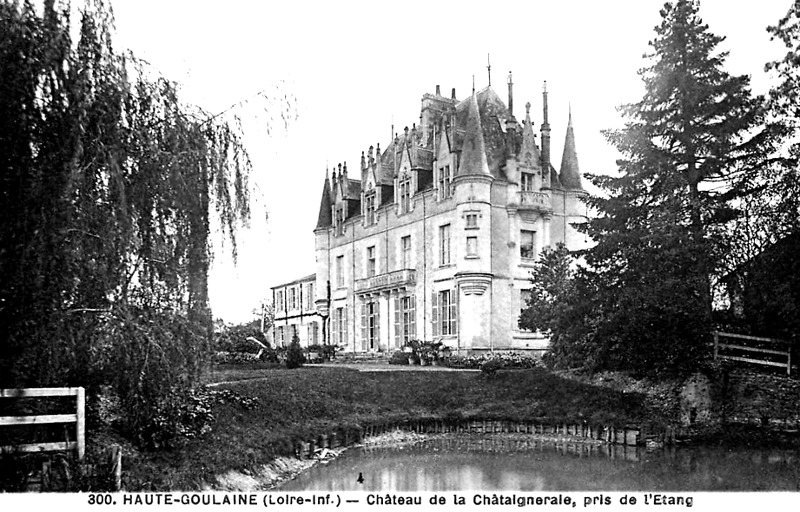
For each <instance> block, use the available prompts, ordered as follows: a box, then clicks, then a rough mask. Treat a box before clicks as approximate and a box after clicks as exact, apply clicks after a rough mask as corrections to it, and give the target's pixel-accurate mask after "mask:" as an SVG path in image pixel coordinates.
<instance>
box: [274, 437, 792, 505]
mask: <svg viewBox="0 0 800 512" xmlns="http://www.w3.org/2000/svg"><path fill="white" fill-rule="evenodd" d="M359 474H361V475H362V476H363V479H364V481H363V483H359V482H358V481H357V479H358V476H359ZM281 489H283V490H325V491H347V490H351V491H426V492H439V491H462V490H517V491H553V490H558V491H594V490H603V491H733V490H739V491H763V490H770V491H778V490H783V491H797V490H800V454H798V451H797V450H771V451H763V450H748V449H738V450H729V449H723V448H715V447H703V448H696V447H695V448H672V449H665V450H658V451H654V452H646V451H644V450H643V449H641V448H638V447H629V446H612V445H592V444H585V443H570V442H555V441H542V440H534V439H530V438H509V437H508V436H486V437H477V436H453V437H447V438H440V439H432V440H429V441H425V442H422V443H417V444H414V445H407V446H400V447H389V448H386V447H381V448H356V449H351V450H348V451H347V452H345V454H343V455H342V456H341V457H339V458H338V459H335V460H333V461H332V462H330V463H329V464H325V465H318V466H316V467H314V468H312V469H311V470H310V471H309V472H307V473H304V474H302V475H300V476H298V477H297V478H296V479H295V480H292V481H290V482H287V483H286V484H284V485H283V486H282V487H281Z"/></svg>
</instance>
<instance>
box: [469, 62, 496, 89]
mask: <svg viewBox="0 0 800 512" xmlns="http://www.w3.org/2000/svg"><path fill="white" fill-rule="evenodd" d="M486 71H488V72H489V87H491V86H492V62H491V61H490V60H489V54H488V53H487V54H486ZM473 82H474V80H473ZM472 88H473V89H475V87H474V86H473V87H472Z"/></svg>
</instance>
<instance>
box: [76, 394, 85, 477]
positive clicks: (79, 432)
mask: <svg viewBox="0 0 800 512" xmlns="http://www.w3.org/2000/svg"><path fill="white" fill-rule="evenodd" d="M75 396H76V398H77V402H78V403H77V409H78V418H77V421H76V422H75V441H77V443H78V448H77V450H78V461H79V462H82V461H83V456H84V454H85V453H86V428H85V427H86V390H84V389H83V388H82V387H79V388H78V389H77V390H76V394H75Z"/></svg>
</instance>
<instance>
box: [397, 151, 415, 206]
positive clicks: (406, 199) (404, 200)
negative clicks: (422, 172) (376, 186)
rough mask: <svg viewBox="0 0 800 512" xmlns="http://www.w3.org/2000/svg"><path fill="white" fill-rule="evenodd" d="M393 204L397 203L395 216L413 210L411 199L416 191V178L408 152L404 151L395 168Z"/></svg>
mask: <svg viewBox="0 0 800 512" xmlns="http://www.w3.org/2000/svg"><path fill="white" fill-rule="evenodd" d="M394 189H395V191H396V192H395V195H396V198H395V202H396V203H397V214H398V215H403V214H404V213H409V212H410V211H412V210H413V208H414V206H413V203H412V201H411V199H412V198H413V197H414V192H415V191H416V190H417V187H416V177H415V175H414V172H413V171H412V166H411V158H410V154H409V151H408V150H407V148H406V150H404V151H403V153H402V155H401V158H400V164H399V166H398V168H397V174H396V176H395V188H394Z"/></svg>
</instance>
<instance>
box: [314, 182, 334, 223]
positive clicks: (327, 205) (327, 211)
mask: <svg viewBox="0 0 800 512" xmlns="http://www.w3.org/2000/svg"><path fill="white" fill-rule="evenodd" d="M332 221H333V219H332V218H331V183H330V180H329V179H328V172H327V171H325V184H324V185H323V186H322V199H321V200H320V202H319V216H318V217H317V229H319V228H327V227H330V226H331V224H332Z"/></svg>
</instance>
